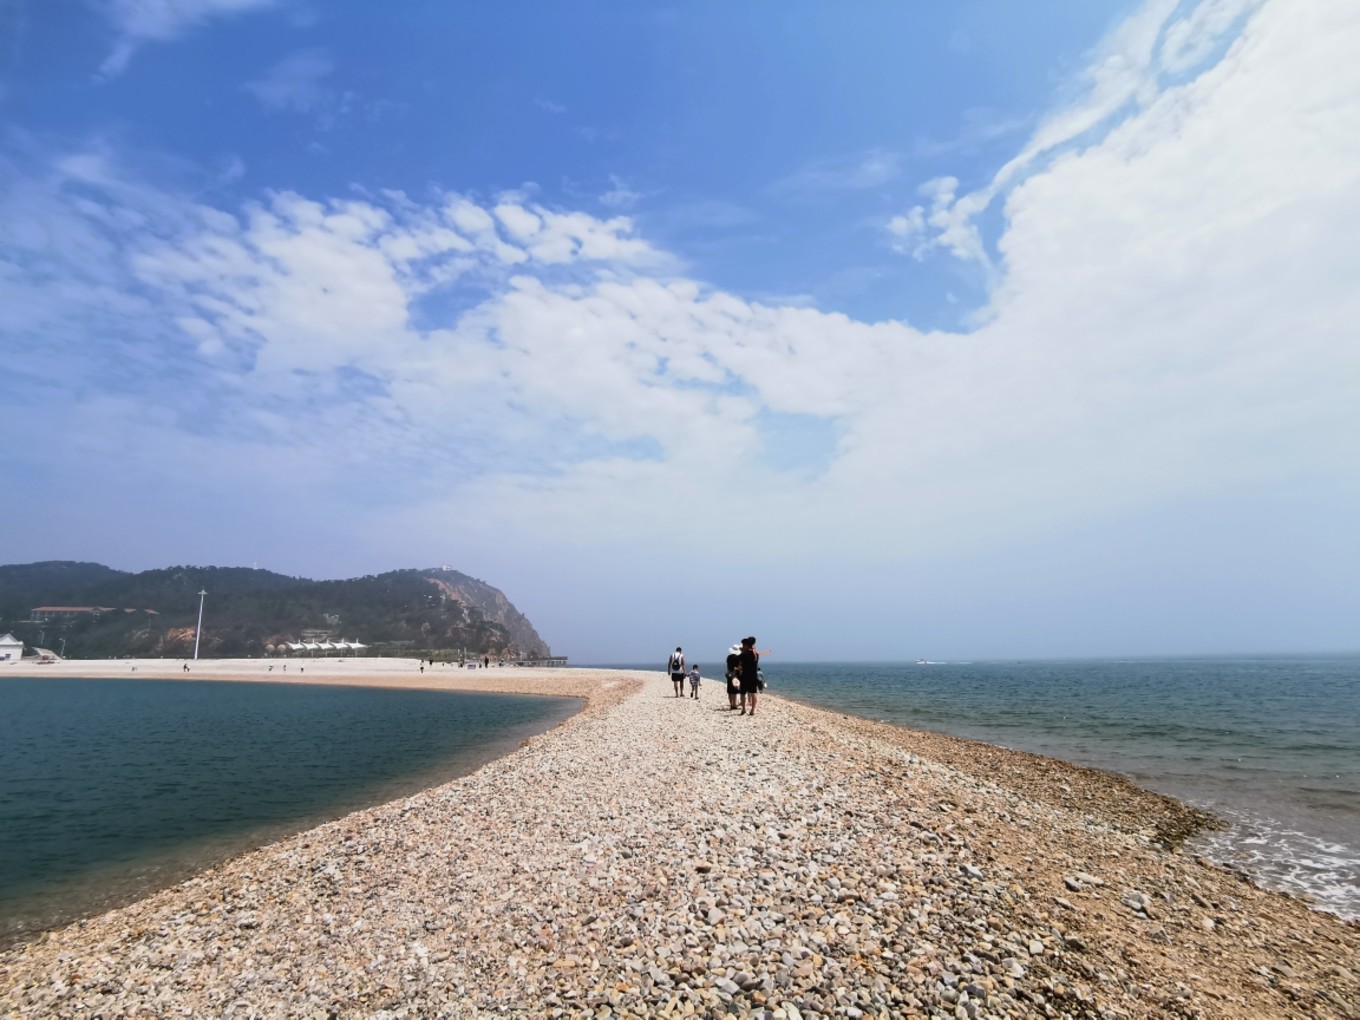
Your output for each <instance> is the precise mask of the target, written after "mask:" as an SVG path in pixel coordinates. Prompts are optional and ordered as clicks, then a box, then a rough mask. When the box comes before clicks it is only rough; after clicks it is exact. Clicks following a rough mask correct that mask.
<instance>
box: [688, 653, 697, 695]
mask: <svg viewBox="0 0 1360 1020" xmlns="http://www.w3.org/2000/svg"><path fill="white" fill-rule="evenodd" d="M689 696H690V697H691V698H694V699H696V700H697V699H698V697H699V664H698V663H697V662H696V663H695V664H694V665H693V666H691V667H690V669H689Z"/></svg>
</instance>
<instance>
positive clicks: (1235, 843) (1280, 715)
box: [652, 656, 1360, 918]
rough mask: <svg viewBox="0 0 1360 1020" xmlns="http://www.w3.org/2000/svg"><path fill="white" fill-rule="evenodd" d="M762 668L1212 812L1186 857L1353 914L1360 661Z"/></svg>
mask: <svg viewBox="0 0 1360 1020" xmlns="http://www.w3.org/2000/svg"><path fill="white" fill-rule="evenodd" d="M715 661H717V660H715ZM761 666H762V670H763V672H764V673H765V675H766V678H767V681H768V682H769V684H770V690H771V691H772V692H777V693H779V694H784V695H788V696H790V697H794V698H798V699H800V700H805V701H808V702H811V703H815V704H817V705H820V706H823V707H826V708H831V709H835V710H837V711H840V712H844V713H847V714H850V715H857V716H861V717H864V718H869V719H879V720H884V721H886V722H890V723H895V724H898V725H902V726H909V727H913V728H916V729H923V730H933V731H936V732H941V733H949V734H953V735H955V736H961V737H970V738H973V739H976V740H983V741H986V742H988V743H992V744H1000V745H1003V746H1005V747H1011V748H1015V749H1017V750H1023V751H1032V752H1035V753H1039V754H1045V755H1049V756H1051V757H1055V758H1062V759H1064V760H1066V761H1071V762H1077V763H1080V764H1083V765H1090V766H1094V767H1096V768H1101V769H1105V770H1108V771H1112V772H1118V773H1121V774H1123V775H1126V776H1128V777H1129V778H1131V779H1132V780H1133V781H1134V782H1136V783H1138V784H1139V785H1140V786H1142V787H1144V788H1146V789H1149V790H1155V791H1158V792H1161V793H1167V794H1170V795H1172V796H1174V797H1177V798H1178V799H1180V800H1183V801H1185V802H1187V803H1189V804H1193V805H1196V806H1198V807H1203V808H1206V809H1208V810H1209V811H1212V812H1213V813H1215V814H1217V815H1218V816H1219V817H1220V818H1222V819H1223V820H1224V821H1226V822H1227V823H1228V828H1227V829H1226V830H1224V831H1222V832H1216V833H1209V834H1206V835H1203V836H1201V837H1199V838H1198V839H1197V841H1196V842H1195V843H1194V844H1192V847H1193V849H1195V850H1197V851H1199V852H1201V853H1203V854H1204V855H1205V856H1207V857H1209V858H1211V859H1214V860H1217V861H1219V862H1220V863H1225V864H1230V865H1233V866H1236V867H1240V868H1241V869H1243V870H1244V871H1245V872H1247V873H1248V874H1250V875H1251V876H1252V877H1253V878H1254V880H1256V881H1257V882H1258V883H1260V884H1261V885H1263V886H1266V887H1268V888H1274V889H1278V890H1282V891H1285V892H1290V893H1294V894H1296V895H1300V896H1303V897H1305V898H1307V899H1309V900H1310V901H1312V902H1313V903H1314V904H1315V905H1316V906H1318V907H1320V908H1321V909H1325V910H1329V911H1332V912H1334V913H1337V914H1339V915H1341V916H1342V917H1347V918H1356V917H1360V656H1333V657H1316V656H1310V657H1250V658H1177V659H1170V658H1158V659H1128V660H1096V661H1053V662H1035V661H1025V662H927V663H919V664H918V663H844V664H827V663H782V662H780V661H779V660H778V659H777V658H775V657H773V656H770V657H767V658H766V659H765V660H764V661H762V663H761ZM652 668H655V667H652Z"/></svg>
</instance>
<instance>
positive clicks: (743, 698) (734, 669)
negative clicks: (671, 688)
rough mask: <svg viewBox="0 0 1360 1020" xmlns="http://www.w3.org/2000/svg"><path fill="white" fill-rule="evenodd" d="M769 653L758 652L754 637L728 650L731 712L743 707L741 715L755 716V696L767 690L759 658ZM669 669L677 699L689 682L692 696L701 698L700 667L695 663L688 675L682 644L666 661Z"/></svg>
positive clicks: (728, 685)
mask: <svg viewBox="0 0 1360 1020" xmlns="http://www.w3.org/2000/svg"><path fill="white" fill-rule="evenodd" d="M769 654H770V649H768V648H767V649H765V651H763V652H757V651H756V639H755V638H754V637H746V638H742V639H741V642H740V643H739V644H735V645H733V646H732V647H731V648H729V649H728V651H727V664H726V665H727V672H726V674H725V676H726V678H727V707H728V710H729V711H733V712H735V711H736V710H737V709H738V708H740V709H741V714H742V715H755V714H756V695H757V694H758V693H759V692H760V691H761V690H763V689H764V687H765V681H764V677H763V676H762V675H761V673H760V657H761V656H762V655H769ZM666 670H667V671H668V672H669V673H670V675H671V683H673V684H674V685H675V696H676V697H677V698H682V697H684V694H685V681H686V680H689V696H690V697H691V698H694V699H696V700H697V699H698V697H699V683H700V679H701V678H700V675H699V666H698V664H697V663H695V664H694V665H693V666H691V667H690V669H689V672H688V673H687V672H686V671H685V651H684V649H683V648H681V647H680V646H679V645H676V646H675V651H673V652H672V653H671V654H670V656H669V657H668V659H667V660H666Z"/></svg>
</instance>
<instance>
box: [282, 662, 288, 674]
mask: <svg viewBox="0 0 1360 1020" xmlns="http://www.w3.org/2000/svg"><path fill="white" fill-rule="evenodd" d="M283 671H284V672H285V673H287V672H288V663H286V662H285V663H284V664H283Z"/></svg>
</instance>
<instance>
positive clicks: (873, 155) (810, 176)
mask: <svg viewBox="0 0 1360 1020" xmlns="http://www.w3.org/2000/svg"><path fill="white" fill-rule="evenodd" d="M901 172H902V157H901V156H900V155H899V154H898V153H895V152H888V151H886V150H883V149H873V150H870V151H868V152H860V153H854V154H852V155H848V156H832V157H828V158H826V159H820V160H817V161H815V162H813V163H810V164H809V165H807V166H805V167H802V168H801V169H799V170H797V171H795V172H794V173H792V174H790V175H789V176H787V177H784V178H782V179H780V180H778V181H776V182H775V184H774V185H773V188H772V190H773V191H775V192H776V193H784V194H788V193H797V192H818V191H857V190H861V189H864V188H877V187H881V186H882V185H884V184H887V183H889V182H890V181H893V180H896V179H897V178H898V177H899V176H900V175H901Z"/></svg>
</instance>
